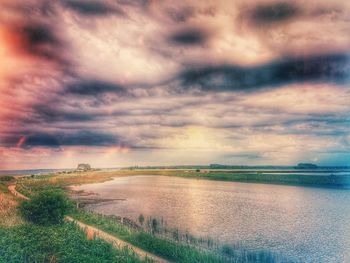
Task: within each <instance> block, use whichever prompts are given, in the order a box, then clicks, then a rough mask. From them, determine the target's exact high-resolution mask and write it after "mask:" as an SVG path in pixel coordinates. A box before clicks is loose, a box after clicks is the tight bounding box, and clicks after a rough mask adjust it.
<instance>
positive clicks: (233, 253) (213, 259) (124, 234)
mask: <svg viewBox="0 0 350 263" xmlns="http://www.w3.org/2000/svg"><path fill="white" fill-rule="evenodd" d="M72 216H73V217H74V218H75V219H77V220H79V221H82V222H84V223H86V224H89V225H93V226H95V227H97V228H99V229H102V230H104V231H105V232H107V233H110V234H112V235H115V236H118V237H119V238H121V239H123V240H125V241H127V242H129V243H130V244H133V245H135V246H137V247H140V248H142V249H144V250H146V251H149V252H151V253H153V254H156V255H158V256H161V257H163V258H165V259H168V260H169V261H171V262H184V263H194V262H208V263H219V262H220V263H224V262H233V263H238V262H239V263H248V262H251V263H252V262H256V263H277V262H280V263H281V262H284V263H288V262H291V261H288V260H287V259H285V258H283V257H281V256H279V255H276V254H273V253H271V252H269V251H262V250H260V251H251V250H244V249H243V248H240V247H229V246H223V247H216V248H215V249H211V250H210V249H203V248H200V247H198V246H194V245H191V244H190V243H185V242H176V241H175V240H171V239H166V238H163V237H159V236H157V235H154V234H151V233H149V232H146V231H143V230H135V229H132V228H130V227H127V226H125V225H123V224H121V223H119V222H118V221H116V220H115V219H113V218H111V217H108V216H103V215H98V214H94V213H90V212H86V211H84V210H76V211H75V213H74V214H72Z"/></svg>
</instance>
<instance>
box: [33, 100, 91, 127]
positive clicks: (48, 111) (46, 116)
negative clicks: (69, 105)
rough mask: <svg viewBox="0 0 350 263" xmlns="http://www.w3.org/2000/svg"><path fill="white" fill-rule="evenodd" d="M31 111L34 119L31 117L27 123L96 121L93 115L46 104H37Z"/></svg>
mask: <svg viewBox="0 0 350 263" xmlns="http://www.w3.org/2000/svg"><path fill="white" fill-rule="evenodd" d="M33 109H34V110H35V112H36V114H35V116H34V117H31V118H30V120H29V122H42V121H44V122H46V123H50V122H61V121H63V122H77V121H84V122H85V121H93V120H95V119H96V117H97V115H96V114H93V113H86V112H81V111H80V112H73V111H68V110H64V109H62V108H61V107H59V106H56V108H55V107H54V106H51V105H47V104H38V105H34V106H33Z"/></svg>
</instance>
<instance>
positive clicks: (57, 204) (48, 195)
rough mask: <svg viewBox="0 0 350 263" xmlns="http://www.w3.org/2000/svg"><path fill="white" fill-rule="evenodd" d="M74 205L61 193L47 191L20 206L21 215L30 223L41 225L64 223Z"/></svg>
mask: <svg viewBox="0 0 350 263" xmlns="http://www.w3.org/2000/svg"><path fill="white" fill-rule="evenodd" d="M71 207H72V204H71V202H70V201H69V200H68V198H67V197H66V196H65V195H64V194H63V193H62V192H60V191H53V190H46V191H42V192H40V193H38V194H37V195H35V196H34V197H33V198H32V199H31V200H28V201H23V202H22V203H21V204H20V206H19V211H20V214H21V215H22V216H23V217H24V218H25V219H26V220H28V221H30V222H32V223H34V224H39V225H53V224H60V223H62V221H63V219H64V216H65V214H67V213H68V211H69V210H70V209H71Z"/></svg>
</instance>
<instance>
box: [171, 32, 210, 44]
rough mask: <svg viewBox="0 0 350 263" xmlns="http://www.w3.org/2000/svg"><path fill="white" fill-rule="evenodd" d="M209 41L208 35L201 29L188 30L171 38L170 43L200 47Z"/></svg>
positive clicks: (176, 33)
mask: <svg viewBox="0 0 350 263" xmlns="http://www.w3.org/2000/svg"><path fill="white" fill-rule="evenodd" d="M207 39H208V36H207V33H206V32H204V31H203V30H201V29H199V28H186V29H184V30H181V31H178V32H175V33H174V34H173V35H171V36H170V37H169V41H170V42H172V43H174V44H178V45H200V44H204V43H205V42H206V41H207Z"/></svg>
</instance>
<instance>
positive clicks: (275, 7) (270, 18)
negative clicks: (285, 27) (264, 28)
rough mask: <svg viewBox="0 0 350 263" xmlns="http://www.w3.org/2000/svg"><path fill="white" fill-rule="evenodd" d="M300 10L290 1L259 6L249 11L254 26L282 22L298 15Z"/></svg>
mask: <svg viewBox="0 0 350 263" xmlns="http://www.w3.org/2000/svg"><path fill="white" fill-rule="evenodd" d="M300 13H301V12H300V9H299V8H298V7H297V6H296V5H295V4H294V3H293V2H291V1H289V2H288V1H285V2H276V3H268V4H259V5H258V6H256V7H254V8H253V9H252V10H251V11H250V14H249V16H250V19H251V20H252V22H254V23H255V24H257V25H259V24H269V23H275V22H283V21H286V20H289V19H291V18H294V17H297V16H299V15H300Z"/></svg>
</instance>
